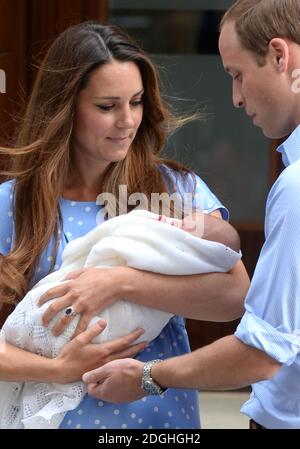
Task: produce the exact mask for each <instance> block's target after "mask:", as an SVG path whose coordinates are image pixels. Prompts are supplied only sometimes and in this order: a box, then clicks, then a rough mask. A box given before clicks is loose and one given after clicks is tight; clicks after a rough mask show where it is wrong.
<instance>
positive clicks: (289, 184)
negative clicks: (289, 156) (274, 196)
mask: <svg viewBox="0 0 300 449" xmlns="http://www.w3.org/2000/svg"><path fill="white" fill-rule="evenodd" d="M272 190H275V192H278V193H280V194H282V195H288V196H290V195H293V194H296V193H300V159H299V160H298V161H296V162H294V163H293V164H291V165H289V166H288V167H286V168H285V169H284V170H283V172H282V173H281V174H280V176H279V177H278V179H277V181H276V182H275V184H274V186H273V189H272Z"/></svg>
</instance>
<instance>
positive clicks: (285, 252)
mask: <svg viewBox="0 0 300 449" xmlns="http://www.w3.org/2000/svg"><path fill="white" fill-rule="evenodd" d="M298 167H299V164H298ZM299 172H300V171H299V168H298V170H296V169H295V167H293V166H290V167H288V169H286V170H285V171H284V172H283V173H282V175H281V176H280V177H279V178H278V180H277V182H276V183H275V185H274V186H273V188H272V190H271V192H270V194H269V197H268V202H267V210H266V223H265V233H266V241H265V244H264V246H263V248H262V251H261V254H260V257H259V260H258V263H257V266H256V269H255V273H254V276H253V279H252V282H251V287H250V290H249V292H248V295H247V297H246V302H245V308H246V312H245V314H244V316H243V318H242V320H241V322H240V324H239V326H238V328H237V330H236V333H235V335H236V337H237V338H239V339H240V340H241V341H243V342H244V343H245V344H247V345H250V346H253V347H255V348H257V349H260V350H262V351H264V352H266V353H267V354H268V355H270V356H271V357H272V358H274V359H275V360H277V361H278V362H280V363H283V364H286V365H290V364H292V363H293V362H294V361H295V359H296V357H297V356H298V355H299V354H300V301H299V295H300V201H299V198H300V176H299Z"/></svg>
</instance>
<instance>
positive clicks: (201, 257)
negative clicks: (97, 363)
mask: <svg viewBox="0 0 300 449" xmlns="http://www.w3.org/2000/svg"><path fill="white" fill-rule="evenodd" d="M151 215H152V214H151V212H148V211H136V210H135V211H132V212H130V213H129V214H127V215H122V216H118V217H116V218H112V219H110V220H108V221H106V222H105V223H103V224H101V225H100V226H98V227H96V228H95V229H93V230H92V231H91V232H89V233H88V234H87V235H85V236H84V237H81V238H79V239H76V240H73V241H72V242H70V243H69V244H68V245H67V247H66V248H65V250H64V252H63V255H62V260H63V263H62V266H61V268H60V269H59V270H58V271H56V272H53V273H51V274H50V275H48V276H46V277H45V278H44V279H42V280H41V281H40V282H38V283H37V284H36V285H35V287H34V288H33V289H32V290H30V291H29V292H28V293H27V295H26V296H25V298H24V299H23V300H22V301H21V302H20V303H19V304H18V306H17V307H16V309H15V310H14V311H13V313H12V314H11V315H10V316H9V317H8V319H7V320H6V322H5V324H4V326H3V328H2V331H1V337H2V339H4V338H5V340H6V341H7V342H8V343H11V344H13V345H15V346H18V347H20V348H23V349H26V350H28V351H30V352H34V353H36V354H40V355H42V356H46V357H50V358H53V357H56V356H57V355H58V354H59V352H60V350H61V348H62V347H63V346H64V344H65V343H66V342H68V341H69V340H70V339H71V338H72V335H73V333H74V330H75V328H76V325H77V323H78V321H79V316H76V317H75V318H74V319H73V320H71V321H70V324H69V326H68V328H67V329H66V330H65V331H64V332H63V333H62V334H61V335H60V336H59V337H54V336H53V335H52V333H51V329H52V327H53V326H54V324H55V323H56V321H57V320H58V319H59V318H60V317H61V315H62V313H63V312H60V313H59V314H58V315H57V316H56V317H55V318H54V319H53V320H52V321H51V323H50V325H49V326H48V327H44V326H42V324H41V317H42V315H43V312H44V311H45V310H46V308H47V307H48V306H49V304H50V302H52V301H54V300H51V301H49V302H48V303H46V304H44V305H43V306H42V307H41V308H39V307H37V305H36V304H37V301H38V299H39V298H40V296H41V295H42V294H43V293H44V292H46V291H47V290H49V289H50V288H52V287H54V286H57V285H58V284H60V283H61V282H63V279H64V278H65V277H66V276H67V274H68V273H71V272H72V271H74V270H78V269H80V268H83V267H101V268H107V269H109V268H110V267H116V266H129V267H133V268H137V269H140V270H146V271H152V272H156V273H162V274H166V275H192V274H197V273H207V272H226V271H229V270H230V269H231V268H232V267H233V265H234V264H235V263H236V262H237V261H238V260H239V259H240V257H241V255H240V254H238V253H236V252H234V251H232V250H231V249H230V248H228V247H225V246H224V245H222V244H220V243H215V242H211V241H206V240H203V239H200V238H198V237H195V236H192V235H190V234H188V233H187V232H185V231H183V230H181V229H178V228H176V227H174V226H171V225H169V224H167V223H162V222H159V221H156V220H153V219H150V218H149V217H151ZM66 282H67V281H66ZM201 300H203V299H202V298H199V301H201ZM170 301H172V298H170ZM100 317H101V318H104V319H105V320H106V321H107V323H108V324H107V327H106V329H105V330H104V332H102V334H101V335H99V336H98V337H97V338H96V339H95V340H94V342H95V343H99V342H103V341H107V340H112V339H115V338H118V337H120V336H123V335H125V334H127V333H129V332H131V331H132V330H134V329H136V328H137V327H142V328H144V329H145V334H144V335H143V336H142V337H141V338H140V341H141V340H148V341H151V340H153V339H154V338H155V337H157V336H158V335H159V333H160V332H161V330H162V329H163V327H164V326H165V325H166V324H167V322H168V321H169V319H170V318H171V317H172V315H171V314H169V313H165V312H162V311H159V310H154V309H151V308H148V307H144V306H140V305H138V304H134V303H132V302H129V301H126V300H121V301H118V302H117V303H115V304H114V305H112V306H111V307H109V308H107V309H106V310H104V311H103V312H101V314H100ZM98 319H99V316H97V317H94V318H93V320H92V321H91V323H90V325H91V324H93V323H94V322H95V321H97V320H98ZM0 356H1V355H0ZM85 394H86V387H85V384H84V383H83V382H82V381H78V382H73V383H69V384H63V385H62V384H57V383H51V382H49V383H39V382H0V428H3V429H16V428H28V429H29V428H58V427H59V425H60V423H61V421H62V420H63V418H64V416H65V413H66V412H67V411H69V410H72V409H74V408H76V407H77V406H78V405H79V403H80V402H81V400H82V399H83V397H84V395H85Z"/></svg>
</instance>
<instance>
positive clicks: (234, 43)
mask: <svg viewBox="0 0 300 449" xmlns="http://www.w3.org/2000/svg"><path fill="white" fill-rule="evenodd" d="M299 23H300V2H299V0H239V1H237V2H236V3H235V4H234V5H233V6H232V7H231V8H230V9H229V10H228V11H227V13H226V14H225V16H224V18H223V21H222V23H221V34H220V40H219V48H220V53H221V57H222V61H223V64H224V68H225V71H226V72H228V73H229V74H230V75H231V77H232V79H233V81H232V83H233V103H234V106H235V107H238V108H244V109H245V111H246V113H247V114H248V115H249V116H250V117H251V119H252V120H253V123H254V124H255V125H256V126H259V127H260V128H261V129H262V131H263V133H264V134H265V135H266V136H267V137H269V138H273V139H279V138H282V137H285V136H287V135H289V134H291V133H292V134H291V135H290V137H289V138H288V139H287V140H286V141H285V143H284V144H283V145H281V146H280V147H279V149H278V151H279V152H280V153H282V159H283V162H284V164H285V166H286V169H285V170H284V171H283V173H282V174H281V175H280V177H279V178H278V180H277V181H276V182H275V184H274V186H273V187H272V189H271V191H270V193H269V196H268V201H267V206H266V219H265V233H266V242H265V244H264V246H263V249H262V251H261V254H260V257H259V260H258V263H257V267H256V271H255V274H254V277H253V280H252V283H251V287H250V290H249V293H248V295H247V297H246V303H245V308H246V312H245V314H244V316H243V318H242V320H241V323H240V325H239V326H238V328H237V330H236V333H235V335H231V336H228V337H225V338H222V339H220V340H217V341H216V342H214V343H213V344H211V345H209V346H206V347H204V348H201V349H199V350H197V351H194V352H193V353H191V354H188V355H184V356H181V357H176V358H172V359H169V360H166V361H163V362H161V363H157V362H156V363H153V362H152V363H148V364H147V363H146V364H143V363H141V362H139V361H137V360H132V359H124V360H117V361H113V362H110V363H108V364H107V365H105V366H103V367H102V368H99V369H97V370H94V371H93V372H90V373H87V374H85V376H84V380H85V381H86V382H87V381H89V382H98V383H90V384H89V393H90V394H92V395H94V396H97V397H100V398H102V399H105V400H108V401H112V402H122V401H133V400H135V399H138V398H140V397H142V396H144V395H145V394H146V391H148V392H150V393H152V394H153V393H156V394H158V393H161V392H162V390H163V389H164V388H166V387H179V388H181V387H185V388H186V387H190V388H198V389H200V390H213V389H215V390H224V389H234V388H240V387H243V386H246V385H249V384H252V394H251V397H250V399H249V400H248V401H247V402H246V403H245V404H244V406H243V407H242V412H243V413H245V414H247V415H249V417H250V418H251V421H252V425H251V426H252V428H259V427H266V428H281V429H284V428H288V429H292V428H298V429H299V428H300V382H299V373H300V355H299V354H300V297H299V296H300V126H299V124H300V97H299V95H298V92H299V89H298V85H299V80H298V79H297V75H298V77H299V69H300V27H299Z"/></svg>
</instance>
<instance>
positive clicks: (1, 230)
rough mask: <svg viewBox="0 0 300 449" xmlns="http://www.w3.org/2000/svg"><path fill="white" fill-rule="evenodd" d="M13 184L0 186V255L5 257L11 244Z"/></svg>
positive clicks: (6, 183)
mask: <svg viewBox="0 0 300 449" xmlns="http://www.w3.org/2000/svg"><path fill="white" fill-rule="evenodd" d="M12 198H13V184H12V182H11V181H9V182H5V183H3V184H0V215H1V220H0V254H2V255H4V256H5V255H7V254H8V253H9V252H10V251H11V248H12V242H13V228H14V225H13V211H12Z"/></svg>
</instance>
